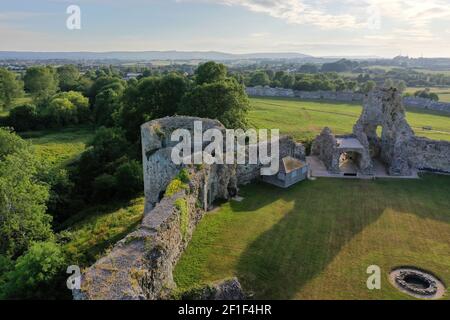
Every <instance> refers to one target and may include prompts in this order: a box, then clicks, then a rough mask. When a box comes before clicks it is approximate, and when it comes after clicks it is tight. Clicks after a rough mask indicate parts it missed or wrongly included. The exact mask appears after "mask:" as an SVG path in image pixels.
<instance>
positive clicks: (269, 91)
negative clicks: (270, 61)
mask: <svg viewBox="0 0 450 320" xmlns="http://www.w3.org/2000/svg"><path fill="white" fill-rule="evenodd" d="M246 92H247V94H248V95H249V96H254V97H282V98H299V99H306V100H329V101H340V102H358V101H362V100H363V99H364V95H363V94H362V93H355V92H351V91H299V90H293V89H285V88H272V87H269V86H264V87H262V86H256V87H247V88H246Z"/></svg>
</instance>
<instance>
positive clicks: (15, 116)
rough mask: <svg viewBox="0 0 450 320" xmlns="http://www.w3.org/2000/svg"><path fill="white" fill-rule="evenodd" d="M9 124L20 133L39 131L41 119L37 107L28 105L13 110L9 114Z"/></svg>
mask: <svg viewBox="0 0 450 320" xmlns="http://www.w3.org/2000/svg"><path fill="white" fill-rule="evenodd" d="M8 123H9V125H10V126H11V127H13V128H14V130H16V131H18V132H20V131H27V130H34V129H37V127H38V125H39V119H38V114H37V110H36V107H35V106H34V105H29V104H27V105H23V106H18V107H15V108H13V109H12V110H11V111H10V112H9V116H8Z"/></svg>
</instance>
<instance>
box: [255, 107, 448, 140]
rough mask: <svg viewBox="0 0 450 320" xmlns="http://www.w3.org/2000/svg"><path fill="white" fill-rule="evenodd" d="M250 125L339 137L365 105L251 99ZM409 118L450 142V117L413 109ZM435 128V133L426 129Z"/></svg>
mask: <svg viewBox="0 0 450 320" xmlns="http://www.w3.org/2000/svg"><path fill="white" fill-rule="evenodd" d="M251 106H252V109H251V111H250V114H249V121H250V125H252V126H254V127H256V128H267V129H276V128H279V129H280V130H281V133H284V134H289V135H292V136H293V137H294V138H296V139H298V140H304V139H312V138H315V136H316V135H318V134H319V133H320V131H321V130H322V129H323V128H324V127H325V126H328V127H330V128H331V129H332V130H333V132H334V133H335V134H345V133H351V132H352V128H353V125H354V124H355V122H356V121H357V120H358V117H359V115H360V114H361V109H362V107H361V105H359V104H349V103H336V102H317V101H300V100H296V99H288V98H251ZM407 119H408V121H409V123H410V125H411V126H412V127H413V129H414V131H415V132H416V134H417V135H418V136H425V137H428V138H431V139H438V140H449V141H450V116H448V115H444V114H439V113H437V112H428V111H427V112H425V111H423V110H415V109H414V110H413V109H409V110H408V112H407ZM426 126H431V127H432V128H433V131H426V130H423V129H422V128H423V127H426Z"/></svg>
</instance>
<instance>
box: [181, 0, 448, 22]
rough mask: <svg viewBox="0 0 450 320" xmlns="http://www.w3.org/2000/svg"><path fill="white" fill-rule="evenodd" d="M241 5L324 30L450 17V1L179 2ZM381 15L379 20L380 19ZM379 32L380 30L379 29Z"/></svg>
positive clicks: (249, 0)
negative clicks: (386, 21)
mask: <svg viewBox="0 0 450 320" xmlns="http://www.w3.org/2000/svg"><path fill="white" fill-rule="evenodd" d="M176 2H204V3H217V4H221V5H227V6H240V7H244V8H247V9H248V10H250V11H252V12H257V13H264V14H267V15H269V16H271V17H273V18H277V19H281V20H284V21H286V22H287V23H289V24H298V25H310V26H317V27H319V28H322V29H358V28H364V27H366V28H369V29H371V28H372V27H373V19H374V17H376V18H377V19H380V21H378V22H377V23H380V24H381V23H382V20H384V19H391V20H392V21H394V22H395V23H398V24H402V25H405V26H414V27H417V28H419V27H422V28H424V27H427V26H428V25H429V24H430V23H431V22H433V21H434V20H436V19H445V18H450V5H449V3H448V0H176ZM378 16H379V17H378ZM377 29H379V28H377Z"/></svg>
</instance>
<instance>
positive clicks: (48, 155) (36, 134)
mask: <svg viewBox="0 0 450 320" xmlns="http://www.w3.org/2000/svg"><path fill="white" fill-rule="evenodd" d="M20 135H21V136H22V137H23V138H25V139H27V140H29V141H30V142H32V143H33V145H34V146H35V148H36V152H37V154H38V156H40V157H43V158H44V159H47V160H49V161H51V162H52V163H53V164H55V165H65V164H67V163H68V162H70V161H71V160H73V159H75V158H76V157H78V156H79V155H80V154H81V153H82V152H83V151H84V150H85V148H86V143H87V142H88V141H89V140H90V139H91V138H92V137H93V136H94V130H93V129H91V128H89V127H73V128H65V129H59V130H43V131H30V132H23V133H20Z"/></svg>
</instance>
